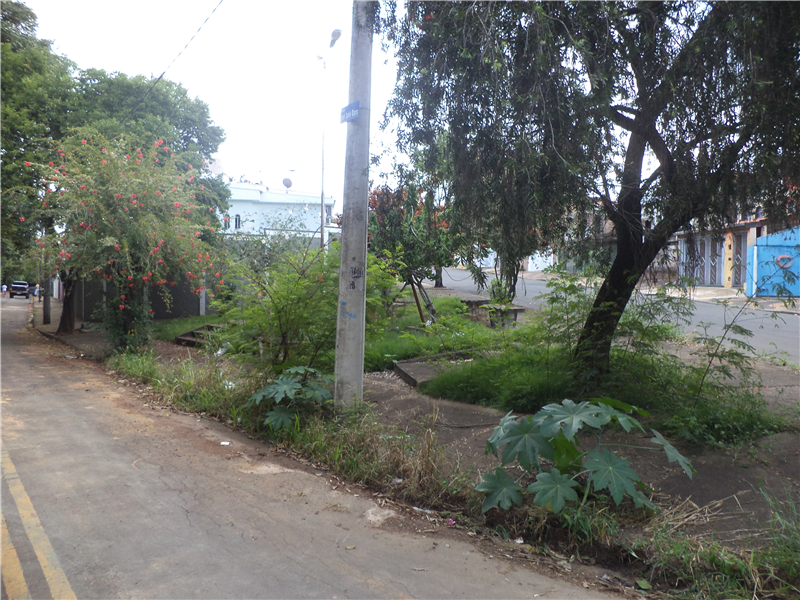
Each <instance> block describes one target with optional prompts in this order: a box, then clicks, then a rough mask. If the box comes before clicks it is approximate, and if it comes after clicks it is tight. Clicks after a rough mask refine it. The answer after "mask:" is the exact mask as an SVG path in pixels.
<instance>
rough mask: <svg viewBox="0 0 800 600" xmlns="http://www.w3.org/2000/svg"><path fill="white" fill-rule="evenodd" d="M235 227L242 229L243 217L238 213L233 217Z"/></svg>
mask: <svg viewBox="0 0 800 600" xmlns="http://www.w3.org/2000/svg"><path fill="white" fill-rule="evenodd" d="M233 228H234V229H241V228H242V217H240V216H239V215H236V216H235V217H234V218H233Z"/></svg>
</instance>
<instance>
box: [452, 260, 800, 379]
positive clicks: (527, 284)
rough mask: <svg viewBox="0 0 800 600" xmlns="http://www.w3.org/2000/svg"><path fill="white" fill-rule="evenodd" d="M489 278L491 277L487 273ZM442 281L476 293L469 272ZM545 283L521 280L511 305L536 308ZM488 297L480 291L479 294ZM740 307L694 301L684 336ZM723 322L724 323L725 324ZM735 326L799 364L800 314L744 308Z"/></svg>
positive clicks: (713, 330)
mask: <svg viewBox="0 0 800 600" xmlns="http://www.w3.org/2000/svg"><path fill="white" fill-rule="evenodd" d="M489 277H490V278H493V277H494V275H493V274H490V275H489ZM442 282H443V283H444V285H445V287H449V288H452V289H454V290H458V291H462V292H469V293H472V294H477V293H478V290H477V286H476V285H475V284H474V283H473V281H472V278H471V277H470V275H469V273H468V272H466V271H464V270H461V269H445V270H444V273H443V276H442ZM546 286H547V282H546V281H544V280H542V279H522V278H520V280H519V282H518V283H517V296H516V298H515V299H514V304H518V305H520V306H525V307H526V308H536V307H538V306H539V305H540V304H541V300H537V296H539V295H541V294H543V293H544V292H546V291H547V287H546ZM481 294H482V295H484V296H487V297H488V294H487V293H486V292H485V291H484V292H482V293H481ZM740 304H741V301H740V300H735V301H733V302H732V303H731V306H730V307H728V308H727V309H726V308H725V307H723V306H720V305H719V304H717V303H715V302H713V301H711V300H706V301H704V300H696V301H695V310H694V317H693V319H692V322H691V323H690V324H688V325H685V326H684V327H683V328H684V331H685V332H686V333H687V334H690V333H696V334H698V335H702V334H704V328H703V325H701V324H708V328H707V332H708V333H709V334H711V335H715V336H719V335H722V332H723V329H722V328H723V326H724V324H725V323H726V322H730V320H731V319H732V318H733V317H734V316H735V315H736V311H737V310H738V309H739V305H740ZM726 319H727V321H726ZM736 324H737V325H741V326H742V327H744V328H746V329H749V330H750V331H752V333H753V337H752V338H743V339H744V340H745V341H746V342H747V343H748V344H750V345H752V346H753V348H754V349H755V351H756V353H757V354H769V355H775V356H778V357H781V358H784V359H785V360H786V361H788V362H789V364H794V365H800V315H797V314H791V313H784V312H780V311H770V310H762V309H758V308H748V309H747V310H746V312H745V313H744V314H743V315H742V316H740V317H738V318H737V319H736Z"/></svg>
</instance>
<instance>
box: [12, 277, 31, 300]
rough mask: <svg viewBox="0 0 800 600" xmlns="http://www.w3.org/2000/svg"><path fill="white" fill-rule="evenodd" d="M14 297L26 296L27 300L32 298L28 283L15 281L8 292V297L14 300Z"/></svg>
mask: <svg viewBox="0 0 800 600" xmlns="http://www.w3.org/2000/svg"><path fill="white" fill-rule="evenodd" d="M14 296H25V297H26V298H30V297H31V292H30V289H29V288H28V282H27V281H15V282H13V283H12V284H11V287H10V288H9V290H8V297H9V298H13V297H14Z"/></svg>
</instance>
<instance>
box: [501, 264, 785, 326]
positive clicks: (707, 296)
mask: <svg viewBox="0 0 800 600" xmlns="http://www.w3.org/2000/svg"><path fill="white" fill-rule="evenodd" d="M492 272H494V271H492ZM519 276H520V278H521V279H525V280H527V281H548V280H549V279H550V278H551V277H553V275H551V274H549V273H544V272H542V271H520V273H519ZM641 291H642V293H643V294H653V293H655V292H654V289H653V288H652V287H648V288H644V287H642V288H641ZM689 297H690V298H691V299H692V300H694V301H695V302H714V301H715V300H726V301H728V302H730V303H731V304H732V305H735V306H742V305H743V304H744V303H745V302H747V301H748V300H750V301H751V308H758V309H760V310H767V311H771V312H781V313H787V314H794V315H800V299H795V302H796V304H795V306H791V305H788V306H787V305H786V304H784V302H783V300H782V299H780V298H776V297H774V296H771V297H770V296H759V297H757V298H752V299H751V298H748V297H747V296H745V295H744V291H743V290H738V289H737V288H726V287H712V286H697V287H695V288H692V289H691V290H690V293H689ZM787 300H788V299H787Z"/></svg>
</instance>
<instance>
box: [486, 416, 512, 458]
mask: <svg viewBox="0 0 800 600" xmlns="http://www.w3.org/2000/svg"><path fill="white" fill-rule="evenodd" d="M516 418H517V417H516V415H514V413H513V411H509V412H508V413H507V414H506V416H504V417H503V418H502V419H500V424H499V425H498V426H497V427H495V428H494V429H493V430H492V435H491V437H490V438H489V439H488V440H487V441H486V454H489V452H491V453H492V454H494V455H495V456H497V451H498V450H499V448H500V445H499V444H498V442H499V440H501V439H502V438H503V437H504V436H505V434H506V430H507V429H508V427H509V425H511V423H513V422H514V421H515V419H516Z"/></svg>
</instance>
